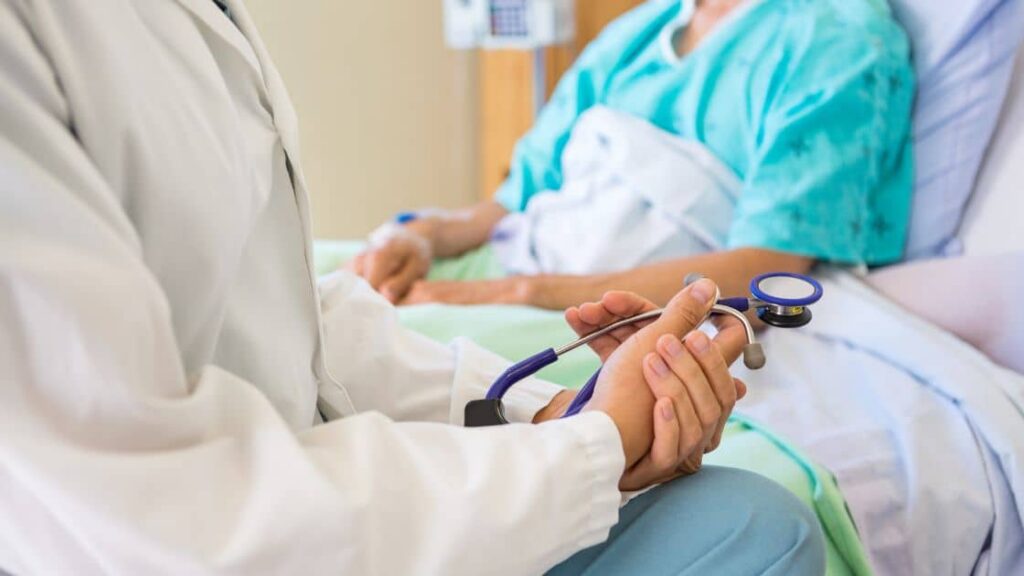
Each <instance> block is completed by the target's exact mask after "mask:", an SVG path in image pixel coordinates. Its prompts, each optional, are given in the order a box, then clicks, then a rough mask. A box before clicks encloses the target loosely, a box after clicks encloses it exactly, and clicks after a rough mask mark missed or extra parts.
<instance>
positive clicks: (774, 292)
mask: <svg viewBox="0 0 1024 576" xmlns="http://www.w3.org/2000/svg"><path fill="white" fill-rule="evenodd" d="M700 278H701V277H700V275H691V276H688V277H687V279H686V285H689V284H691V283H693V282H695V281H697V280H699V279H700ZM750 293H751V295H752V297H751V298H743V297H737V298H724V299H719V300H718V301H717V303H716V304H715V305H714V306H713V307H712V308H711V312H710V313H709V314H708V315H709V316H711V315H716V314H717V315H728V316H732V317H733V318H736V319H737V320H739V321H740V322H741V323H742V324H743V327H744V328H745V330H746V333H747V345H746V346H745V347H744V348H743V363H744V364H745V365H746V366H747V368H750V369H751V370H758V369H760V368H762V367H764V364H765V355H764V349H763V348H762V347H761V344H760V343H759V342H758V341H757V337H756V336H755V334H754V328H753V327H752V326H751V325H750V321H749V320H747V317H746V316H744V314H743V313H744V312H746V311H748V310H751V309H753V310H755V311H756V312H757V317H758V318H760V319H761V321H762V322H764V323H765V324H768V325H770V326H777V327H779V328H799V327H800V326H806V325H807V324H808V323H809V322H810V321H811V310H810V308H808V307H809V306H811V305H812V304H814V303H816V302H817V301H818V300H821V296H822V294H823V290H822V288H821V284H819V283H818V282H817V281H816V280H814V279H813V278H810V277H808V276H804V275H801V274H790V273H788V272H774V273H769V274H762V275H760V276H758V277H756V278H754V279H753V280H751V281H750ZM662 312H664V310H663V309H658V310H651V311H650V312H644V313H643V314H638V315H636V316H633V317H630V318H625V319H623V320H620V321H618V322H615V323H613V324H609V325H608V326H605V327H603V328H601V329H599V330H596V331H594V332H592V333H590V334H587V335H586V336H583V337H582V338H580V339H578V340H576V341H574V342H571V343H569V344H566V345H565V346H562V347H561V348H548V349H547V350H544V351H543V352H540V353H539V354H535V355H533V356H530V357H529V358H527V359H525V360H522V361H520V362H517V363H515V364H513V365H512V366H510V367H509V368H508V369H507V370H505V372H503V373H502V374H501V376H499V377H498V379H497V380H495V381H494V383H493V384H491V388H490V389H489V390H488V391H487V397H486V398H484V399H483V400H473V401H471V402H469V403H468V404H467V405H466V413H465V424H466V426H468V427H479V426H493V425H497V424H507V423H508V420H507V419H506V418H505V409H504V407H503V405H502V401H501V399H502V398H503V397H504V396H505V393H506V392H508V391H509V389H511V388H512V386H514V385H515V384H516V383H518V382H520V381H522V380H523V379H525V378H527V377H529V376H532V375H534V374H536V373H537V372H538V371H540V370H541V369H542V368H544V367H545V366H548V365H550V364H554V363H555V362H556V361H558V358H559V357H561V356H562V355H563V354H566V353H568V352H571V351H573V350H575V349H577V348H579V347H581V346H584V345H586V344H589V343H590V342H592V341H593V340H595V339H597V338H600V337H601V336H604V335H605V334H608V333H609V332H612V331H614V330H616V329H618V328H621V327H623V326H628V325H630V324H635V323H637V322H643V321H644V320H652V319H654V318H657V317H659V316H661V314H662ZM600 374H601V371H600V370H598V371H597V372H595V373H594V375H593V376H591V377H590V380H588V381H587V383H586V385H585V386H584V387H583V388H581V389H580V391H579V393H578V394H576V398H574V399H573V401H572V403H571V404H570V405H569V407H568V408H567V409H566V411H565V414H564V415H563V416H562V417H563V418H565V417H568V416H572V415H574V414H577V413H578V412H579V411H580V410H582V409H583V407H584V406H586V404H587V402H589V401H590V398H591V397H592V396H593V395H594V388H595V387H596V386H597V378H598V376H599V375H600Z"/></svg>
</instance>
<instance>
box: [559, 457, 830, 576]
mask: <svg viewBox="0 0 1024 576" xmlns="http://www.w3.org/2000/svg"><path fill="white" fill-rule="evenodd" d="M824 573H825V540H824V537H823V536H822V533H821V526H820V524H819V523H818V519H817V518H816V517H815V516H814V514H813V513H812V512H811V510H810V509H809V508H808V507H807V506H806V505H804V504H803V503H802V502H800V501H799V500H797V499H796V497H795V496H793V495H792V494H791V493H789V492H788V491H786V490H785V489H784V488H782V487H781V486H779V485H778V484H776V483H774V482H772V481H771V480H768V479H766V478H763V477H761V476H758V475H756V474H753V473H751V472H747V471H744V470H738V469H735V468H720V467H714V466H709V467H707V468H704V469H703V470H701V471H700V472H699V473H698V474H695V475H693V476H690V477H686V478H682V479H679V480H676V481H674V482H670V483H668V484H665V485H662V486H659V487H658V488H655V489H654V490H651V491H649V492H647V493H645V494H643V495H641V496H639V497H637V498H635V499H633V500H632V501H631V502H630V503H629V504H627V505H626V506H625V507H624V508H623V509H622V510H621V511H620V513H619V523H618V524H617V525H616V526H615V527H614V528H612V531H611V535H610V536H609V538H608V540H607V541H606V542H604V543H603V544H598V545H597V546H593V547H591V548H587V549H586V550H583V551H581V552H579V553H577V554H576V555H575V556H573V557H571V558H569V559H568V560H566V561H565V562H563V563H562V564H559V565H558V566H555V567H554V568H553V569H552V570H551V571H550V572H548V574H549V575H554V576H566V575H570V574H573V575H575V574H586V575H588V576H598V575H602V576H603V575H609V574H630V575H633V574H636V575H643V576H669V575H672V576H676V575H682V574H694V575H702V576H703V575H715V574H724V575H729V576H733V575H735V576H742V575H747V574H750V575H753V574H768V575H783V574H785V575H803V574H808V575H814V576H818V575H820V574H824Z"/></svg>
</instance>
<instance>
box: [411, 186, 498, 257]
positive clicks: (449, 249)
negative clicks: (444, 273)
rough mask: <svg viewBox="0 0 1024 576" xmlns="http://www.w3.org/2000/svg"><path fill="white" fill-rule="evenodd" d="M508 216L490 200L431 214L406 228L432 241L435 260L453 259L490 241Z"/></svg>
mask: <svg viewBox="0 0 1024 576" xmlns="http://www.w3.org/2000/svg"><path fill="white" fill-rule="evenodd" d="M506 214H508V210H506V209H505V207H504V206H502V205H501V204H498V203H497V202H495V201H493V200H487V201H484V202H480V203H478V204H476V205H474V206H472V207H470V208H465V209H463V210H451V211H447V212H441V213H438V214H431V215H429V216H425V217H423V218H420V219H419V220H414V221H413V222H410V223H409V224H407V225H406V227H407V228H408V229H409V230H411V231H413V232H416V233H417V234H420V235H421V236H423V237H425V238H427V239H428V240H429V241H430V244H431V246H432V248H433V251H434V257H435V258H452V257H454V256H460V255H462V254H464V253H466V252H468V251H470V250H472V249H474V248H478V247H480V246H482V245H483V244H484V243H485V242H487V241H488V240H490V238H491V231H492V230H493V229H494V227H495V226H496V225H497V224H498V221H499V220H501V219H502V218H504V217H505V215H506Z"/></svg>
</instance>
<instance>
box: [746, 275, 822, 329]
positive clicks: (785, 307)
mask: <svg viewBox="0 0 1024 576" xmlns="http://www.w3.org/2000/svg"><path fill="white" fill-rule="evenodd" d="M750 293H751V294H752V295H753V296H754V299H755V301H754V302H753V304H754V307H755V308H756V310H757V317H758V318H760V319H761V321H762V322H764V323H765V324H768V325H769V326H775V327H778V328H799V327H801V326H806V325H807V324H809V323H810V322H811V318H812V314H811V310H810V308H808V306H810V305H812V304H814V303H816V302H817V301H818V300H821V296H822V294H823V293H824V291H823V290H822V287H821V284H819V283H818V282H817V280H815V279H813V278H810V277H808V276H803V275H800V274H789V273H787V272H775V273H772V274H762V275H760V276H758V277H756V278H754V279H753V280H751V281H750Z"/></svg>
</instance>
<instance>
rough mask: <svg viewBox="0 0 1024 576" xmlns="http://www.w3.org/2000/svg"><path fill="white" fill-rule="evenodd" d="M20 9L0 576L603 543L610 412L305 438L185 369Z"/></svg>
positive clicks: (409, 565)
mask: <svg viewBox="0 0 1024 576" xmlns="http://www.w3.org/2000/svg"><path fill="white" fill-rule="evenodd" d="M17 6H21V4H18V3H13V4H12V3H0V572H3V571H4V570H6V571H9V572H12V573H15V574H98V573H102V574H211V573H217V574H257V575H258V574H321V573H349V574H418V573H432V574H482V573H492V574H505V573H508V574H525V573H538V572H541V571H542V570H544V569H546V568H547V567H549V566H551V565H553V564H555V563H556V562H557V561H559V560H561V559H563V558H565V557H567V556H569V555H570V554H572V553H573V552H575V551H577V550H579V549H581V548H583V547H585V546H587V545H591V544H594V543H597V542H599V541H600V540H602V539H603V538H605V537H606V535H607V533H608V530H609V528H610V526H611V525H612V524H613V523H614V522H615V519H616V517H617V509H618V508H617V506H618V502H619V493H618V490H617V488H616V485H617V480H618V476H619V475H620V474H621V472H622V467H623V456H622V451H621V445H620V441H619V438H618V434H617V431H616V429H615V426H614V424H613V423H612V422H611V420H610V419H609V418H608V417H607V416H605V415H603V414H597V413H592V414H587V415H583V416H581V417H576V418H573V419H570V420H567V421H560V422H554V423H550V424H544V425H540V426H531V425H511V426H505V427H501V428H499V429H491V430H467V429H462V428H458V427H454V426H449V425H445V424H438V423H404V424H401V423H395V422H394V421H392V420H390V419H388V418H387V417H385V416H383V415H381V414H380V413H377V412H372V413H366V414H362V415H358V416H353V417H350V418H345V419H342V420H339V421H337V422H332V423H330V424H325V425H322V426H317V427H314V428H312V429H309V430H307V431H305V432H301V433H296V432H295V431H293V430H291V429H289V428H288V427H287V426H286V424H285V423H284V421H283V420H282V419H281V418H280V417H279V415H278V414H277V413H276V412H275V410H274V409H273V406H272V405H271V404H270V403H269V401H268V400H267V398H266V397H265V396H264V395H263V394H261V393H260V392H259V391H258V390H257V389H256V388H255V387H254V386H253V385H252V384H250V383H248V382H245V381H243V380H241V379H239V378H238V377H235V376H234V375H232V374H229V373H227V372H225V371H223V370H221V369H218V368H216V367H212V366H211V367H208V368H206V369H205V370H203V371H202V372H201V373H199V374H197V375H196V376H195V377H193V378H186V375H185V374H184V371H183V366H182V362H181V356H180V351H179V350H178V348H177V343H176V340H175V337H174V332H173V329H172V322H173V315H172V310H171V309H170V307H169V304H168V301H167V298H166V296H165V294H164V293H163V291H162V289H161V287H160V285H159V284H158V283H157V282H156V280H155V278H154V276H153V274H152V273H151V272H150V270H149V269H148V268H147V267H146V265H145V263H144V259H143V253H142V249H141V246H140V243H139V242H138V239H137V234H136V232H135V229H134V227H133V226H132V223H131V220H130V219H129V218H128V217H127V216H126V213H125V212H124V209H123V207H122V205H121V203H120V202H119V201H118V199H117V197H116V195H115V193H114V192H113V190H112V189H111V188H110V187H109V186H107V185H106V184H105V181H104V179H103V178H102V177H101V176H100V174H99V173H98V172H97V170H96V169H95V167H94V165H93V164H92V162H90V160H89V158H88V156H87V155H86V154H85V153H84V152H83V150H82V148H81V146H79V144H78V142H77V140H76V138H75V136H74V132H73V130H72V128H71V126H72V124H73V121H72V118H73V117H74V114H73V113H72V112H71V111H70V110H69V107H68V106H67V104H66V102H65V101H64V98H63V96H62V92H61V88H60V86H59V83H58V80H57V78H56V76H55V75H54V74H53V72H52V71H51V69H50V67H49V64H48V61H47V58H46V57H45V56H44V55H43V54H42V53H41V52H40V51H39V50H38V48H37V45H36V44H35V43H34V42H33V40H32V37H31V35H30V34H29V33H28V31H27V29H26V28H25V27H24V26H23V25H22V22H23V21H22V20H21V15H20V14H18V13H16V12H15V10H16V7H17ZM76 112H77V113H87V112H89V109H88V108H86V109H85V110H77V111H76ZM132 145H138V146H144V145H145V143H144V142H135V143H132ZM169 169H175V168H169ZM169 217H170V216H169ZM183 226H187V223H183ZM371 320H372V319H371ZM360 353H361V350H351V351H350V354H351V355H352V356H356V355H358V354H360ZM350 384H351V385H352V386H353V387H358V386H372V385H373V384H374V382H373V380H372V378H371V379H370V380H367V381H361V382H351V383H350Z"/></svg>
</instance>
